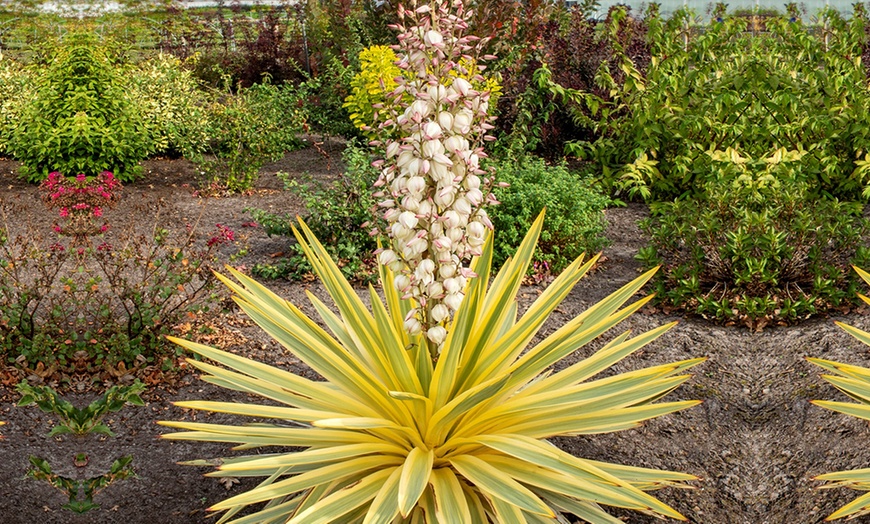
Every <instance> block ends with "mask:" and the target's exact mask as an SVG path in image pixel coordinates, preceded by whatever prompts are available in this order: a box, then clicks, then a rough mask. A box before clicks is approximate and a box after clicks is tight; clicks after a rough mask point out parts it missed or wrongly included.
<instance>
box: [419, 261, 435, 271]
mask: <svg viewBox="0 0 870 524" xmlns="http://www.w3.org/2000/svg"><path fill="white" fill-rule="evenodd" d="M417 267H418V268H419V269H421V270H422V271H424V272H426V273H432V272H434V271H435V262H432V261H431V260H430V259H428V258H426V259H423V260H421V261H420V265H419V266H417Z"/></svg>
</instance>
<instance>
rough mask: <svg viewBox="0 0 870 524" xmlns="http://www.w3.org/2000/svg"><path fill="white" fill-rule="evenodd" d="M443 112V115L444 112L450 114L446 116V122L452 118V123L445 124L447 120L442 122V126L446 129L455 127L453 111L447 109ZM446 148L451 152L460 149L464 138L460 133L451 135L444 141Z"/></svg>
mask: <svg viewBox="0 0 870 524" xmlns="http://www.w3.org/2000/svg"><path fill="white" fill-rule="evenodd" d="M441 114H442V115H443V114H446V115H450V116H449V117H444V119H445V122H446V120H450V125H449V126H446V125H444V123H445V122H442V123H441V127H443V128H444V129H453V115H452V114H451V113H448V112H446V111H443V112H442V113H441ZM439 118H440V115H439ZM444 149H445V150H447V151H449V152H451V153H453V152H454V151H456V150H458V149H462V139H461V138H460V137H459V136H458V135H451V136H449V137H448V138H447V139H446V140H445V141H444Z"/></svg>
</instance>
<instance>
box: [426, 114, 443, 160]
mask: <svg viewBox="0 0 870 524" xmlns="http://www.w3.org/2000/svg"><path fill="white" fill-rule="evenodd" d="M441 134H442V133H441V126H440V125H439V124H437V123H436V122H426V125H424V126H423V135H424V138H426V140H430V141H431V140H437V139H439V138H441ZM442 147H443V146H442ZM424 154H425V153H424ZM426 156H431V155H426Z"/></svg>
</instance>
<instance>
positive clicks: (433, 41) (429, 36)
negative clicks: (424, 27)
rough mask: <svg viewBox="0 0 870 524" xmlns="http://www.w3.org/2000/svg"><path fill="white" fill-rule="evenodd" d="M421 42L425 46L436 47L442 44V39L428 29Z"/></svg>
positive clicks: (436, 32) (439, 35)
mask: <svg viewBox="0 0 870 524" xmlns="http://www.w3.org/2000/svg"><path fill="white" fill-rule="evenodd" d="M423 42H425V43H426V45H431V46H436V47H437V46H440V45H442V44H443V43H444V37H443V36H442V35H441V33H439V32H438V31H435V30H434V29H430V30H429V31H426V35H425V36H424V37H423Z"/></svg>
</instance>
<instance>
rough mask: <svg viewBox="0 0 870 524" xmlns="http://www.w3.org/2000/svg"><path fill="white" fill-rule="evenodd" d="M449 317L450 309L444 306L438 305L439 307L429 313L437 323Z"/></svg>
mask: <svg viewBox="0 0 870 524" xmlns="http://www.w3.org/2000/svg"><path fill="white" fill-rule="evenodd" d="M449 315H450V309H448V308H447V306H445V305H444V304H438V305H437V306H435V307H433V308H432V310H431V311H430V312H429V316H430V317H431V318H432V320H434V321H435V322H441V321H442V320H444V319H445V318H447V317H448V316H449Z"/></svg>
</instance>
